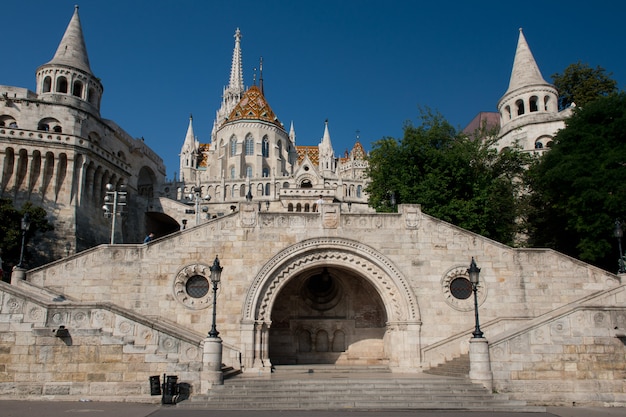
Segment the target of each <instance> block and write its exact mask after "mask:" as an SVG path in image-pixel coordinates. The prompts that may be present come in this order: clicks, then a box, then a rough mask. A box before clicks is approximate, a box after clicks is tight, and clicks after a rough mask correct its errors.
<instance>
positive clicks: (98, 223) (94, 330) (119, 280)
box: [0, 12, 626, 405]
mask: <svg viewBox="0 0 626 417" xmlns="http://www.w3.org/2000/svg"><path fill="white" fill-rule="evenodd" d="M61 45H62V46H63V48H61V47H60V48H59V51H66V50H68V49H67V48H65V46H68V48H69V50H71V51H74V52H76V53H75V54H73V55H72V54H70V55H69V56H67V57H66V56H65V55H64V54H63V53H61V52H59V51H57V54H56V55H55V58H54V59H53V60H52V61H51V62H50V63H48V64H46V65H44V66H42V67H41V68H40V69H39V70H38V72H37V79H38V87H37V92H36V93H33V92H29V91H27V90H24V89H16V88H14V87H0V88H1V89H2V90H3V91H5V92H6V93H7V94H4V95H3V96H2V100H3V102H4V106H3V107H1V108H2V109H4V110H2V112H1V113H0V121H1V122H2V123H3V125H2V126H0V140H2V141H3V144H4V145H6V146H4V147H3V148H2V150H1V151H2V152H3V154H2V156H3V157H2V159H1V160H0V161H1V163H2V166H1V167H2V170H1V172H2V183H1V184H2V189H1V191H2V193H3V196H11V197H12V198H13V199H14V200H15V202H16V204H20V202H23V201H26V200H28V199H30V200H33V201H42V202H43V204H44V207H45V208H46V209H47V210H49V212H51V213H53V215H54V216H55V217H54V218H53V219H52V220H53V221H54V222H55V225H57V228H58V229H57V230H59V232H58V233H62V235H61V238H60V242H62V241H63V240H64V239H70V238H75V239H76V240H75V241H73V243H74V247H76V248H80V249H85V250H82V251H80V252H79V253H75V254H72V255H70V256H68V257H66V258H63V259H60V260H57V261H55V262H51V263H48V264H46V265H44V266H41V267H38V268H33V269H31V270H29V271H19V272H20V273H19V274H14V275H13V277H12V282H11V284H10V285H9V284H6V283H1V284H0V393H2V394H3V395H5V397H6V396H9V397H16V398H40V397H41V396H44V397H48V398H93V399H101V400H118V399H122V400H133V401H154V400H153V399H152V398H153V397H150V396H149V383H148V379H149V377H150V376H154V375H160V374H163V373H165V374H176V375H177V376H178V377H179V382H182V383H185V384H188V385H189V386H190V387H191V390H192V392H193V393H198V392H200V393H202V392H206V391H207V390H208V389H210V388H211V384H213V383H219V381H220V375H216V372H217V371H216V369H217V368H219V366H220V364H219V363H218V362H217V361H216V358H217V357H218V352H219V350H220V349H221V351H222V363H223V364H224V365H226V366H230V367H233V368H235V369H238V370H241V371H242V372H243V373H244V375H245V374H246V373H248V374H250V373H252V374H254V375H258V374H264V373H270V372H271V371H272V368H273V366H274V365H278V364H287V365H288V364H335V365H351V366H359V365H377V366H387V367H388V368H389V369H390V370H391V371H393V372H420V371H423V370H426V369H428V368H431V367H434V366H437V365H439V364H441V363H444V362H446V361H448V360H451V359H453V358H455V357H458V356H460V355H462V354H466V353H468V352H470V353H471V355H470V356H471V357H472V358H477V359H473V360H474V362H475V363H474V364H473V365H476V366H473V368H472V370H471V372H470V375H469V376H470V378H472V379H473V380H476V381H477V382H479V383H481V384H484V385H486V386H489V387H493V388H494V389H495V390H498V391H500V392H508V393H511V396H513V397H517V398H520V399H525V400H529V401H531V402H535V403H541V404H571V403H573V402H576V403H577V404H588V405H607V404H608V405H626V387H625V385H624V360H625V359H626V347H625V346H624V343H623V341H624V339H625V338H626V336H625V335H626V330H625V329H626V318H625V317H626V292H625V291H624V290H625V286H624V284H623V282H622V280H623V276H617V275H614V274H610V273H608V272H605V271H602V270H599V269H597V268H594V267H592V266H589V265H586V264H584V263H582V262H580V261H577V260H575V259H572V258H569V257H567V256H564V255H562V254H559V253H557V252H554V251H552V250H546V249H513V248H510V247H507V246H505V245H502V244H500V243H498V242H494V241H492V240H489V239H487V238H484V237H481V236H479V235H476V234H473V233H470V232H467V231H465V230H463V229H460V228H458V227H455V226H453V225H450V224H448V223H445V222H443V221H440V220H437V219H435V218H432V217H430V216H427V215H425V214H423V213H422V212H421V208H420V207H419V206H417V205H400V206H398V207H397V212H396V213H385V214H383V213H374V212H373V211H372V210H370V209H369V208H368V207H367V196H366V195H365V194H364V191H363V190H364V189H363V186H364V184H365V183H364V177H363V175H364V172H365V169H366V167H367V161H366V155H365V153H364V151H363V148H362V146H360V144H359V143H358V142H357V144H355V147H354V148H353V150H352V152H351V153H350V154H349V155H347V156H345V157H344V158H336V157H335V156H334V152H333V150H332V144H331V141H330V133H329V128H328V124H326V125H325V127H324V133H323V136H322V140H321V141H320V143H319V144H318V145H317V146H301V145H296V139H295V138H296V135H295V129H294V128H293V126H291V128H290V129H289V132H287V131H286V129H285V128H284V126H283V125H282V124H281V123H280V121H279V120H278V118H277V117H276V115H274V114H273V112H272V111H271V108H270V107H269V104H268V103H267V101H266V100H265V98H264V95H263V83H262V75H261V77H260V85H259V86H253V87H250V88H249V89H247V90H246V89H245V88H244V86H243V73H242V71H241V66H240V60H241V44H240V33H239V31H237V32H236V33H235V50H234V53H233V63H232V68H231V79H230V84H229V85H228V86H227V87H226V88H225V90H224V96H223V101H222V106H221V107H220V109H219V110H218V111H217V113H216V121H215V124H214V129H213V131H212V136H211V140H210V143H206V144H202V143H201V142H200V141H199V140H197V138H196V137H195V135H194V133H193V124H192V120H191V119H190V123H189V128H188V131H187V135H186V138H185V141H184V144H183V147H182V149H181V178H180V179H179V180H176V181H174V182H172V183H164V182H163V176H164V175H163V173H164V168H163V167H162V163H161V160H160V158H158V157H157V156H156V155H154V154H153V152H152V151H151V150H150V149H149V148H148V147H147V146H145V144H144V143H143V141H141V140H136V139H132V138H130V137H128V135H127V134H126V133H124V132H123V131H122V130H121V129H120V128H119V127H117V125H115V124H114V123H113V122H111V121H107V120H104V119H102V118H100V116H99V100H100V97H101V94H102V86H101V85H100V84H99V80H98V79H97V78H95V77H94V76H93V75H92V73H91V70H90V68H89V65H88V60H87V55H86V49H85V47H84V42H83V41H82V33H81V30H80V22H79V21H78V14H77V12H75V14H74V16H73V17H72V21H71V22H70V25H69V26H68V29H67V31H66V34H65V35H64V38H63V40H62V42H61ZM518 58H519V62H522V63H525V64H524V65H522V64H519V65H518ZM531 58H532V55H531V54H530V51H529V49H528V48H527V44H526V41H525V39H524V38H523V35H522V34H521V33H520V43H519V45H518V51H517V53H516V64H514V71H513V75H512V86H513V87H514V88H513V87H509V91H508V92H507V94H506V95H505V97H504V98H503V100H502V101H501V104H503V105H504V107H503V109H504V111H508V110H506V107H507V106H509V107H511V106H512V105H517V104H520V103H519V102H518V101H517V100H518V99H519V100H522V101H521V104H520V105H523V106H525V108H527V109H528V112H522V113H521V114H520V113H519V112H518V113H512V116H511V119H512V120H513V119H517V116H519V119H518V120H519V121H520V123H521V121H522V120H526V121H529V124H528V125H524V124H523V123H522V124H516V125H515V126H516V127H515V128H514V129H510V130H507V129H508V128H507V127H506V126H505V125H504V122H503V126H502V128H503V129H504V130H503V132H515V134H518V133H520V132H526V133H527V137H528V138H530V139H529V141H528V142H526V145H524V147H525V148H526V147H529V148H530V149H536V145H535V143H536V137H535V136H537V135H538V133H536V132H535V131H534V130H533V132H534V133H532V134H531V130H530V129H531V126H534V127H532V129H535V128H537V129H538V128H539V125H537V124H536V123H535V122H537V121H538V122H541V123H540V124H541V125H542V126H544V127H545V128H546V129H547V130H549V131H550V132H548V134H550V135H552V134H553V133H554V131H553V129H556V128H558V123H559V118H560V117H561V116H562V114H561V113H558V114H557V113H555V108H554V107H553V106H552V99H554V96H555V94H556V92H555V91H554V89H553V88H552V87H550V86H546V85H545V81H543V79H542V78H541V77H540V74H539V78H541V79H540V80H539V79H538V78H537V73H538V69H537V72H535V71H534V70H535V68H536V65H535V64H534V60H533V59H531ZM526 72H529V74H530V75H528V74H526ZM514 78H515V80H513V79H514ZM520 80H521V81H520ZM524 80H526V81H524ZM534 85H536V86H537V87H538V88H539V89H540V90H541V91H544V93H545V97H548V100H547V101H546V100H545V97H544V96H543V95H537V94H538V93H537V94H536V93H533V92H532V91H531V90H532V88H531V87H533V86H534ZM539 97H541V98H542V99H541V100H543V101H541V100H539ZM251 100H252V101H251ZM539 102H541V103H548V104H549V105H547V106H545V107H536V106H537V104H538V103H539ZM516 103H517V104H516ZM531 103H533V104H531ZM511 111H512V110H511ZM507 123H509V122H507ZM510 123H513V122H510ZM515 123H517V122H515ZM554 123H557V124H554ZM511 126H512V125H511ZM525 129H526V130H525ZM55 130H56V131H55ZM542 149H543V148H542ZM108 182H111V183H114V184H117V185H121V184H124V185H126V186H127V190H128V192H129V198H130V199H131V201H130V202H129V204H128V207H129V208H132V210H131V211H129V213H128V214H129V215H128V218H124V220H123V224H122V228H121V229H120V230H121V232H120V236H121V237H122V238H123V239H124V240H123V241H124V242H128V241H135V242H136V241H139V240H140V239H139V238H138V236H137V234H138V233H142V232H143V230H142V226H143V228H145V229H146V230H147V229H149V230H151V231H154V232H155V234H156V235H157V238H156V240H154V241H152V242H149V243H147V244H135V243H125V244H119V243H121V241H117V243H118V244H115V245H109V244H105V245H100V246H96V247H91V246H93V243H94V242H97V241H100V242H102V241H108V238H107V234H108V231H109V223H108V220H107V219H104V218H103V217H102V212H101V209H100V207H101V205H102V201H103V197H104V196H105V195H106V188H105V184H106V183H108ZM144 213H145V214H144ZM129 225H131V226H132V227H133V228H134V229H133V232H132V233H131V232H130V231H129ZM88 228H89V229H88ZM181 229H182V230H181ZM85 230H90V233H91V234H89V233H87V232H86V231H85ZM133 233H134V234H133ZM139 237H140V236H139ZM79 242H83V243H80V244H79ZM58 246H61V245H58ZM216 258H218V259H219V261H220V263H221V266H222V267H223V271H222V274H221V282H220V284H219V288H218V290H217V292H216V298H214V295H213V291H212V288H211V283H210V278H211V267H212V265H213V262H214V261H215V260H216ZM472 258H474V259H475V260H476V262H477V263H478V265H479V267H480V268H481V273H480V284H479V285H478V287H477V292H476V293H475V294H476V297H477V301H478V305H479V312H480V318H481V324H482V330H483V332H484V333H485V336H486V340H483V341H480V343H479V342H477V341H476V340H475V338H474V339H472V338H471V335H472V330H474V326H475V321H474V303H473V297H472V295H473V293H472V286H471V284H470V282H469V280H468V272H467V269H468V266H469V264H470V260H471V259H472ZM214 304H216V306H217V307H216V310H213V305H214ZM213 314H215V318H216V326H217V329H218V330H219V337H220V339H221V341H222V343H221V346H220V347H219V348H218V344H217V343H216V340H215V338H207V334H208V332H209V331H210V330H211V327H212V324H213V323H212V317H213ZM472 341H473V343H472ZM217 374H219V372H217Z"/></svg>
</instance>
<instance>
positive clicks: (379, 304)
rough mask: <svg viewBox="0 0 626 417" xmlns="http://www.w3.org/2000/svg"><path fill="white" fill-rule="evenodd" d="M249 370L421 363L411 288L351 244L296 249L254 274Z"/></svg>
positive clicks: (335, 241)
mask: <svg viewBox="0 0 626 417" xmlns="http://www.w3.org/2000/svg"><path fill="white" fill-rule="evenodd" d="M242 318H243V319H242V327H241V329H242V342H243V345H244V346H243V349H244V366H245V367H246V368H248V369H250V368H255V369H260V368H265V369H269V368H270V367H271V366H272V365H276V364H293V363H336V364H382V363H384V364H388V365H389V367H390V368H391V369H397V368H402V370H403V371H405V372H406V371H409V370H410V369H411V368H417V367H418V366H419V362H420V360H419V351H420V340H419V334H420V332H419V330H420V326H421V320H420V313H419V307H418V305H417V300H416V297H415V295H414V293H413V290H412V288H411V287H410V285H409V283H408V282H407V280H406V279H405V277H404V276H403V275H402V274H401V273H400V271H399V270H398V269H397V268H396V267H395V266H394V265H393V264H392V262H391V261H390V260H389V259H388V258H387V257H385V256H384V255H382V254H381V253H379V252H378V251H376V250H374V249H372V248H371V247H369V246H367V245H364V244H362V243H359V242H357V241H354V240H350V239H344V238H337V237H322V238H313V239H308V240H305V241H302V242H300V243H297V244H295V245H292V246H290V247H288V248H286V249H284V250H283V251H281V252H280V253H278V254H277V255H275V256H274V257H273V258H272V259H270V260H269V261H268V262H267V263H266V264H265V265H264V266H263V268H261V270H260V271H259V272H258V274H257V276H256V277H255V279H254V281H253V283H252V285H251V286H250V288H249V290H248V293H247V295H246V299H245V303H244V306H243V311H242Z"/></svg>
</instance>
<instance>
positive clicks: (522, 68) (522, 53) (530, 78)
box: [507, 28, 548, 93]
mask: <svg viewBox="0 0 626 417" xmlns="http://www.w3.org/2000/svg"><path fill="white" fill-rule="evenodd" d="M538 84H544V85H545V84H548V83H547V82H546V80H544V79H543V76H542V75H541V71H539V67H538V66H537V62H535V58H534V57H533V54H532V52H531V51H530V47H529V46H528V43H527V42H526V38H525V37H524V32H523V31H522V28H520V29H519V38H518V40H517V50H516V51H515V60H514V61H513V70H512V71H511V79H510V81H509V89H508V90H507V93H509V92H512V91H514V90H517V89H518V88H521V87H526V86H529V85H538Z"/></svg>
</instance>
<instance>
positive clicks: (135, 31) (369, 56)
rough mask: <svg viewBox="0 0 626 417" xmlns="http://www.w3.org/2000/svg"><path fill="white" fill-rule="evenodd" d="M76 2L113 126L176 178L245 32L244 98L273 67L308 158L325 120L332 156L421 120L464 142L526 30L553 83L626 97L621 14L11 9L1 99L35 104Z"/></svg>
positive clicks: (528, 4)
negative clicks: (425, 112)
mask: <svg viewBox="0 0 626 417" xmlns="http://www.w3.org/2000/svg"><path fill="white" fill-rule="evenodd" d="M75 4H78V5H79V6H80V10H79V13H80V18H81V23H82V26H83V32H84V35H85V41H86V44H87V50H88V52H89V59H90V63H91V69H92V71H93V72H94V74H95V75H96V76H97V77H99V78H100V79H101V80H102V83H103V85H104V95H103V100H102V106H101V115H102V117H104V118H106V119H111V120H114V121H115V122H116V123H117V124H119V125H120V126H121V127H122V128H123V129H124V130H126V131H127V132H128V133H129V134H131V135H132V136H133V137H144V138H145V140H146V142H147V143H148V144H149V145H150V146H151V147H152V148H153V149H154V150H155V151H156V152H157V153H158V154H159V155H160V156H161V157H162V158H163V159H164V161H165V164H166V166H167V176H168V178H172V176H173V174H174V172H176V171H178V153H179V151H180V148H181V146H182V143H183V139H184V137H185V133H186V130H187V125H188V121H189V115H190V114H193V117H194V130H195V133H196V135H197V136H198V138H199V140H200V142H202V143H208V142H209V141H210V132H211V128H212V125H213V120H214V118H215V111H216V110H217V109H218V108H219V106H220V103H221V94H222V89H223V87H224V86H225V85H226V84H228V79H229V75H230V64H231V57H232V50H233V46H234V38H233V34H234V32H235V29H236V28H240V29H241V32H242V34H243V39H242V50H243V65H244V81H245V84H246V86H250V85H252V83H253V72H254V68H255V67H256V68H258V61H259V57H261V56H262V57H263V78H264V86H265V95H266V98H267V100H268V102H269V104H270V106H271V107H272V109H273V110H274V112H275V113H276V114H277V115H278V117H279V119H280V120H281V121H282V122H283V123H284V124H285V126H286V127H287V129H288V128H289V125H290V123H291V122H292V121H293V123H294V126H295V129H296V134H297V144H298V145H317V144H318V143H319V141H320V139H321V137H322V134H323V129H324V120H326V119H328V120H329V129H330V134H331V139H332V142H333V147H334V149H335V154H336V155H337V156H340V155H342V154H343V152H344V151H345V150H346V149H350V148H351V147H352V146H353V144H354V142H355V139H356V132H357V131H359V132H360V140H361V143H362V144H363V145H364V147H365V148H366V150H368V151H369V150H371V148H372V143H373V142H374V141H376V140H378V139H380V138H382V137H387V136H392V137H397V138H399V137H401V136H402V127H403V125H404V123H405V121H407V120H410V121H412V122H417V121H418V115H419V107H420V106H422V107H424V106H427V107H430V108H431V109H433V110H436V111H439V112H440V113H441V114H442V115H443V116H444V117H445V118H446V119H447V120H448V121H449V122H451V123H452V124H453V125H454V126H457V127H460V128H462V127H464V126H465V125H466V124H468V123H469V122H470V121H471V120H472V118H473V117H474V116H475V115H476V114H477V113H478V112H480V111H495V110H496V104H497V101H498V99H499V98H500V97H501V96H502V95H503V94H504V92H505V91H506V89H507V87H508V82H509V77H510V73H511V68H512V65H513V57H514V53H515V47H516V44H517V38H518V28H520V27H522V28H523V29H524V34H525V36H526V39H527V41H528V43H529V45H530V48H531V50H532V51H533V54H534V56H535V59H536V61H537V63H538V65H539V68H540V69H541V71H542V74H543V76H544V78H545V79H546V80H547V81H551V78H550V76H551V75H552V74H554V73H555V72H563V70H564V69H565V68H566V67H567V66H568V65H569V64H571V63H575V62H577V61H582V62H584V63H588V64H589V65H591V66H592V67H595V66H598V65H599V66H601V67H603V68H605V69H606V70H607V71H608V72H611V73H612V77H613V78H614V79H615V80H617V82H618V83H619V87H620V89H624V87H625V85H626V65H625V63H626V53H624V51H625V47H624V45H626V31H625V30H624V29H623V20H624V16H625V15H626V3H625V2H622V1H618V0H615V1H602V0H597V1H595V2H593V3H589V2H582V1H579V0H571V1H567V2H559V1H549V2H548V1H533V0H527V1H525V2H522V3H520V2H513V3H511V2H509V3H507V2H502V1H482V2H481V1H476V2H470V1H445V0H442V1H437V2H423V1H415V0H406V1H398V0H386V1H378V0H376V1H375V0H360V1H359V0H343V1H339V0H336V1H326V0H314V1H310V0H294V1H278V0H276V1H272V0H267V1H261V0H257V1H249V0H238V1H226V0H223V1H212V0H197V1H193V0H177V1H173V0H172V1H163V0H135V1H130V0H126V1H121V0H106V1H96V0H83V1H82V2H81V1H77V0H71V1H66V0H8V1H6V0H5V1H4V2H3V5H2V11H3V19H2V33H3V35H2V38H3V47H2V54H1V56H2V63H3V65H1V66H0V85H11V86H18V87H25V88H29V89H31V90H33V91H34V90H35V70H36V69H37V67H38V66H39V65H41V64H44V63H46V62H48V61H49V60H50V59H51V58H52V57H53V55H54V53H55V51H56V48H57V46H58V44H59V42H60V40H61V37H62V36H63V33H64V31H65V28H66V27H67V24H68V23H69V20H70V18H71V16H72V13H73V10H74V5H75ZM518 8H519V10H517V11H516V12H513V10H515V9H518Z"/></svg>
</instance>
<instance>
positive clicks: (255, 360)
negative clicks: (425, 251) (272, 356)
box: [242, 237, 421, 368]
mask: <svg viewBox="0 0 626 417" xmlns="http://www.w3.org/2000/svg"><path fill="white" fill-rule="evenodd" d="M320 267H329V268H341V269H344V270H347V271H350V272H352V273H354V274H355V275H357V276H359V277H360V278H361V279H364V280H366V281H367V282H368V283H369V284H370V285H371V286H372V287H373V288H374V290H375V291H376V292H377V294H378V296H379V297H380V300H381V301H382V304H383V309H384V312H385V314H386V318H387V323H386V327H387V332H386V334H385V341H384V342H385V346H386V351H387V354H388V355H389V364H390V366H391V367H407V366H408V367H415V366H418V364H419V355H418V352H419V327H420V325H421V319H420V312H419V306H418V303H417V298H416V296H415V294H414V293H413V290H412V289H411V287H410V285H409V283H408V280H407V279H406V278H405V277H404V276H403V275H402V273H401V272H400V271H399V270H398V269H397V268H396V267H395V265H393V263H392V262H391V261H390V260H389V259H388V258H387V257H386V256H384V255H383V254H381V253H380V252H378V251H376V250H375V249H373V248H371V247H369V246H367V245H365V244H363V243H360V242H358V241H354V240H351V239H345V238H338V237H321V238H313V239H308V240H305V241H302V242H299V243H297V244H295V245H292V246H290V247H288V248H285V249H284V250H282V251H281V252H279V253H278V254H276V255H275V256H274V257H272V258H271V259H270V260H269V261H268V262H267V263H266V264H265V265H264V266H263V268H261V270H260V271H259V272H258V273H257V275H256V277H255V278H254V280H253V282H252V284H251V286H250V288H249V289H248V292H247V294H246V298H245V300H244V304H243V309H242V331H243V335H244V338H248V340H247V343H246V342H244V343H245V344H247V346H249V349H248V350H247V351H246V353H245V355H246V360H245V361H246V366H249V367H253V368H258V367H267V366H268V364H270V361H269V356H268V354H267V352H268V346H269V341H268V337H269V332H268V330H267V329H269V327H270V326H271V313H272V309H273V307H274V304H275V303H276V301H277V299H278V298H279V294H280V292H281V290H282V289H283V288H284V287H285V285H287V283H288V282H289V281H290V280H291V279H292V278H295V277H297V276H299V275H301V274H302V273H303V272H304V271H307V270H309V269H313V268H320ZM246 335H247V336H246ZM406 340H413V341H414V342H413V344H412V345H411V346H408V345H406V344H403V343H402V341H406ZM270 366H271V364H270Z"/></svg>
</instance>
